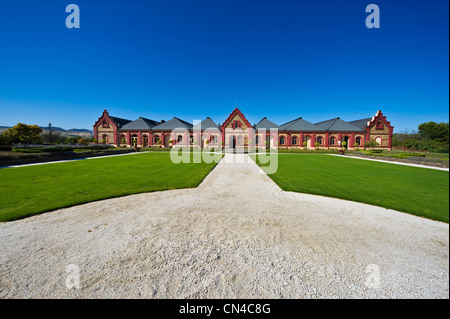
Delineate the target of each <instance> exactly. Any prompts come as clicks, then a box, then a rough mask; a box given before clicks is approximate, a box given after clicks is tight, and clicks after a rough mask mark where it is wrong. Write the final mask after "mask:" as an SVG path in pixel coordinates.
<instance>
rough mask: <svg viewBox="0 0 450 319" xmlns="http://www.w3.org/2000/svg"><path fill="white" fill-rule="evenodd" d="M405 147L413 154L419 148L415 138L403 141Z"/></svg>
mask: <svg viewBox="0 0 450 319" xmlns="http://www.w3.org/2000/svg"><path fill="white" fill-rule="evenodd" d="M405 146H406V148H407V149H409V151H410V152H411V151H412V153H413V154H414V151H415V150H416V149H417V148H418V146H419V140H418V139H416V138H410V139H408V140H406V141H405Z"/></svg>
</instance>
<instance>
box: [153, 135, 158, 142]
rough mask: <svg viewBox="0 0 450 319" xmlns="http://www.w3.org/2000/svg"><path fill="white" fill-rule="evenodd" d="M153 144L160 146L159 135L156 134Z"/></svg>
mask: <svg viewBox="0 0 450 319" xmlns="http://www.w3.org/2000/svg"><path fill="white" fill-rule="evenodd" d="M153 142H154V143H155V144H158V142H159V135H158V134H155V135H154V136H153Z"/></svg>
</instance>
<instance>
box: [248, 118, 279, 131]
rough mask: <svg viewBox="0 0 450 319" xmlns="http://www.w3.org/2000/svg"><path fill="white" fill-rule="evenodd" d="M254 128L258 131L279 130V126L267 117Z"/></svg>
mask: <svg viewBox="0 0 450 319" xmlns="http://www.w3.org/2000/svg"><path fill="white" fill-rule="evenodd" d="M254 128H255V129H256V130H258V129H266V130H270V129H271V128H278V125H276V124H275V123H274V122H272V121H269V120H268V119H267V117H265V118H263V119H262V120H261V121H259V122H258V124H256V125H254Z"/></svg>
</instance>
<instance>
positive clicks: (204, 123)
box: [194, 117, 219, 130]
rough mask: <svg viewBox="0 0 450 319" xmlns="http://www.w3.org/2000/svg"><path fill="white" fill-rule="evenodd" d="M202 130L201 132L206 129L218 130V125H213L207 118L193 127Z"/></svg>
mask: <svg viewBox="0 0 450 319" xmlns="http://www.w3.org/2000/svg"><path fill="white" fill-rule="evenodd" d="M200 128H201V129H202V130H206V129H211V128H213V129H219V125H217V124H216V123H214V121H213V120H212V119H211V118H210V117H207V118H206V119H204V120H203V121H201V122H200V123H199V124H197V125H194V129H197V130H198V129H200Z"/></svg>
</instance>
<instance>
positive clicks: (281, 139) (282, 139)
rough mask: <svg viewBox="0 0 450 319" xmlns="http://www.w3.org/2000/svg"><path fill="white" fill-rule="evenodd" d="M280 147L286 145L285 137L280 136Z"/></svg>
mask: <svg viewBox="0 0 450 319" xmlns="http://www.w3.org/2000/svg"><path fill="white" fill-rule="evenodd" d="M280 145H284V136H280Z"/></svg>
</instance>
